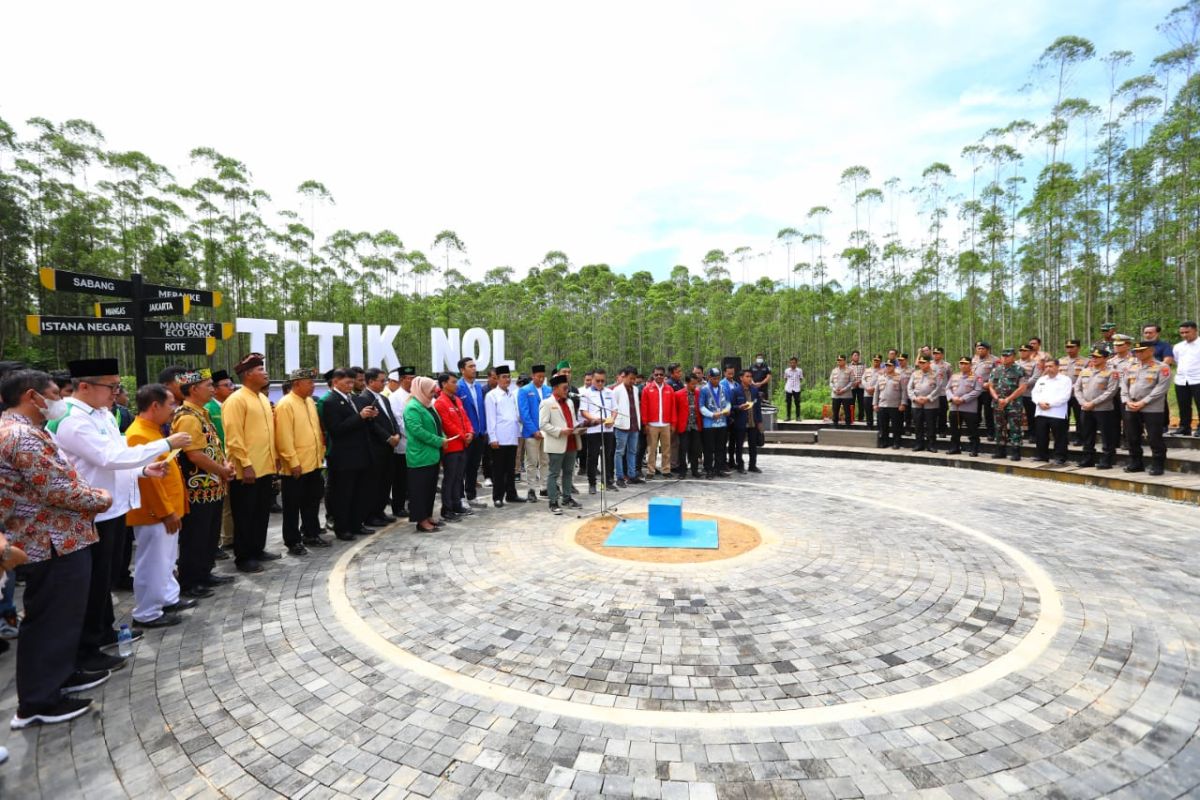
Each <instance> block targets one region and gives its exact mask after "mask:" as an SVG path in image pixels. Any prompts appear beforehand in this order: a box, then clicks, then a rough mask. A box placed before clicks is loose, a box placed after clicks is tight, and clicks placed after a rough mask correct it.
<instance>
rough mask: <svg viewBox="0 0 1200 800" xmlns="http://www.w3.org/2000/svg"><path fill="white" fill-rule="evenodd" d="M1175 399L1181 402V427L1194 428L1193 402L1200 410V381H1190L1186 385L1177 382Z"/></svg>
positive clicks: (1187, 429)
mask: <svg viewBox="0 0 1200 800" xmlns="http://www.w3.org/2000/svg"><path fill="white" fill-rule="evenodd" d="M1175 399H1176V400H1177V401H1178V402H1179V429H1180V430H1184V431H1189V430H1191V429H1192V404H1193V403H1194V404H1195V405H1196V410H1197V412H1200V383H1189V384H1187V385H1184V386H1180V385H1179V384H1178V383H1177V384H1175Z"/></svg>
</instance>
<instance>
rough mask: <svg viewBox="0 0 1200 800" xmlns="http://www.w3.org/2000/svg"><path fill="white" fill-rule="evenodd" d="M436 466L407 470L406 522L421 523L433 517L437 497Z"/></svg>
mask: <svg viewBox="0 0 1200 800" xmlns="http://www.w3.org/2000/svg"><path fill="white" fill-rule="evenodd" d="M438 467H439V465H438V464H430V465H429V466H427V467H409V468H408V521H409V522H423V521H425V520H427V519H430V518H431V517H433V504H434V500H435V499H436V497H437V480H438Z"/></svg>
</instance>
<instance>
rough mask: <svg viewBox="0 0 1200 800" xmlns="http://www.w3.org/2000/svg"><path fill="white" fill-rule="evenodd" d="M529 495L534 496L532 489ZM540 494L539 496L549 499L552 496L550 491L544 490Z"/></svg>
mask: <svg viewBox="0 0 1200 800" xmlns="http://www.w3.org/2000/svg"><path fill="white" fill-rule="evenodd" d="M529 493H530V494H533V490H532V489H531V490H530V492H529ZM538 494H539V495H541V496H542V497H549V496H550V492H549V491H547V490H546V489H542V490H541V491H540V492H538Z"/></svg>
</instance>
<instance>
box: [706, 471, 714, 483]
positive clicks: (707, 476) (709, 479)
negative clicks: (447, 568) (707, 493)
mask: <svg viewBox="0 0 1200 800" xmlns="http://www.w3.org/2000/svg"><path fill="white" fill-rule="evenodd" d="M712 479H713V474H712V473H711V472H706V473H704V480H706V481H711V480H712Z"/></svg>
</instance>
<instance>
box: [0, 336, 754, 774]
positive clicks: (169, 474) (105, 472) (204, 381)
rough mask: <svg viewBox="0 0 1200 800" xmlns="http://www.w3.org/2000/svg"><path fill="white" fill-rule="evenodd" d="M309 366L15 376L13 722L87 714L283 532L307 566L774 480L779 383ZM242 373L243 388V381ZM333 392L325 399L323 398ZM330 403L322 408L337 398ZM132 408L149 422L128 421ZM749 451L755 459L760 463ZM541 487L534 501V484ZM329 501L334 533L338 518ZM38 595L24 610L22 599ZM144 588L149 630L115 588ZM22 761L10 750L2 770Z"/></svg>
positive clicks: (5, 549)
mask: <svg viewBox="0 0 1200 800" xmlns="http://www.w3.org/2000/svg"><path fill="white" fill-rule="evenodd" d="M457 368H458V369H457V372H454V373H450V372H447V373H443V374H440V375H437V376H436V377H426V376H418V375H417V374H416V370H415V369H414V368H413V367H400V368H397V369H395V370H392V371H390V372H386V371H384V370H382V369H378V368H370V369H362V368H360V367H348V368H339V369H334V370H331V371H329V372H327V373H325V374H324V375H321V376H318V375H317V374H316V372H315V371H314V370H311V369H299V370H295V371H293V372H292V373H291V374H289V375H288V376H287V380H286V381H284V382H283V383H282V385H281V387H280V389H281V391H282V395H281V396H279V397H278V399H277V400H276V401H274V402H272V399H271V395H272V387H271V381H270V378H269V375H268V373H267V369H266V364H265V358H264V356H262V355H261V354H259V353H250V354H248V355H246V356H245V357H244V358H242V359H241V360H240V361H239V362H238V363H237V365H236V367H235V368H234V375H233V376H231V375H229V374H228V373H227V372H225V371H218V372H210V371H209V370H207V369H199V368H191V367H187V366H173V367H169V368H168V369H166V370H164V371H163V372H162V373H161V374H160V375H159V376H158V381H157V382H155V383H150V384H147V385H144V386H141V387H139V388H138V389H137V390H136V392H135V393H134V395H133V397H132V398H130V396H129V394H128V393H127V392H126V389H125V387H124V385H123V383H122V380H121V377H120V372H121V371H120V369H119V364H118V363H117V361H116V360H115V359H106V358H100V359H84V360H78V361H73V362H71V363H70V364H68V369H67V370H66V371H65V372H56V373H47V372H43V371H39V370H36V369H29V368H26V367H25V366H24V365H22V364H18V363H14V362H4V363H0V401H2V403H3V414H2V415H0V576H2V577H0V581H2V582H3V587H4V588H3V594H2V595H0V620H2V622H0V637H3V638H0V644H2V645H3V647H2V648H0V652H3V650H6V649H7V648H8V642H7V641H6V639H12V638H15V639H16V641H17V648H16V684H17V697H18V706H17V710H16V713H15V714H14V716H13V718H12V721H11V726H12V727H13V728H14V729H19V728H24V727H27V726H29V725H33V724H48V723H56V722H64V721H67V720H71V719H74V718H75V717H78V716H80V715H81V714H84V713H86V711H87V710H88V708H89V707H90V705H91V700H90V699H87V698H85V697H81V696H80V693H82V692H86V691H87V690H89V689H92V688H94V687H97V686H99V685H101V684H103V683H104V682H105V681H106V680H108V679H109V677H110V676H111V674H112V672H113V671H114V670H117V669H120V668H122V667H123V666H124V665H125V663H126V658H127V653H128V648H129V647H132V646H133V644H134V643H136V642H137V641H138V640H140V639H142V638H143V637H144V636H145V635H146V631H148V630H154V629H158V628H167V627H171V626H174V625H178V624H179V623H180V622H181V621H182V620H183V618H184V616H183V615H184V612H186V611H187V610H188V609H190V608H193V607H195V606H196V605H197V604H198V603H199V602H201V601H203V600H204V599H206V598H209V597H212V596H213V595H214V594H215V593H217V592H219V591H221V590H222V587H224V586H226V585H227V584H229V583H230V582H232V581H234V580H235V576H234V575H232V574H228V573H227V572H220V571H218V570H217V569H216V566H217V562H218V561H222V560H228V559H232V561H233V564H234V566H235V567H236V569H237V571H239V572H241V573H245V574H255V573H260V572H263V571H264V569H265V567H264V564H265V563H266V562H270V561H274V560H276V559H279V558H281V557H282V556H281V554H279V553H276V552H272V551H271V550H270V549H269V545H268V542H267V531H268V527H269V523H270V516H271V513H272V511H273V510H277V511H279V512H280V513H281V514H282V540H283V545H284V546H285V547H286V549H287V550H288V552H289V553H290V554H291V555H292V556H295V557H303V556H305V555H307V554H308V553H309V548H326V547H330V546H331V545H332V541H331V540H330V538H328V537H327V536H326V535H325V534H326V532H327V531H330V532H332V534H333V536H334V537H335V538H336V539H338V540H343V541H353V540H355V539H356V538H357V537H359V536H364V535H368V534H371V533H374V532H375V531H377V530H379V529H380V528H381V527H383V526H387V525H391V524H392V523H394V522H396V521H397V520H398V519H399V518H401V517H407V518H408V520H409V521H410V522H412V523H413V524H414V525H415V527H416V530H418V531H421V532H430V533H432V532H436V531H440V530H444V529H445V526H447V525H450V524H456V523H459V522H461V521H463V520H464V519H466V518H468V517H471V516H474V515H476V514H477V513H479V510H481V509H483V508H486V507H487V503H486V502H484V501H483V499H482V498H480V497H479V494H480V491H481V490H483V489H488V488H490V489H491V505H492V507H494V508H496V509H503V508H505V507H506V506H507V505H508V504H511V503H536V502H539V501H540V500H541V499H543V498H545V500H546V501H547V507H548V509H549V511H550V512H551V513H554V514H562V513H563V510H564V509H565V508H569V509H579V508H582V506H583V504H582V503H581V502H580V499H581V497H580V493H579V492H577V491H576V488H575V481H576V478H581V479H586V480H587V483H588V493H589V494H596V493H598V492H620V491H622V490H629V489H631V487H636V486H638V485H640V484H644V483H646V482H648V481H655V480H666V479H682V478H693V479H694V478H702V479H709V480H711V479H715V478H724V477H728V476H729V475H730V474H731V473H732V472H734V471H736V472H737V473H739V474H745V473H746V472H753V473H757V472H760V470H759V468H758V463H757V461H758V448H759V446H760V444H761V436H762V406H763V402H764V400H765V398H766V396H767V392H769V383H770V370H769V368H766V366H765V362H764V361H763V359H762V358H761V356H760V357H759V358H758V359H757V363H756V368H752V369H745V370H739V369H737V368H736V367H735V366H732V365H731V366H727V367H726V368H725V369H723V370H722V369H717V368H711V369H707V370H706V369H705V368H703V367H700V366H697V367H694V368H692V369H691V370H690V371H688V372H686V373H685V372H684V370H683V368H682V367H681V366H680V365H679V364H670V365H667V366H660V367H655V368H654V369H653V370H652V372H651V375H650V376H649V377H648V378H647V377H646V376H643V375H641V374H639V371H638V370H637V369H635V368H634V367H632V366H628V367H624V368H623V369H621V370H619V371H618V372H617V374H616V375H614V376H612V378H611V379H610V377H609V375H608V373H607V371H606V370H605V369H601V368H596V369H592V370H590V371H588V372H587V373H586V374H585V375H584V376H583V380H582V381H581V382H580V385H578V386H577V385H574V384H573V383H572V369H571V365H570V364H569V363H568V362H566V361H561V362H559V363H558V364H557V365H556V366H555V367H554V369H553V370H547V368H546V366H545V365H543V364H534V365H532V366H531V367H530V369H529V371H528V374H527V375H522V376H519V377H518V378H517V379H516V380H515V381H514V375H513V374H512V373H511V370H510V369H509V367H507V366H505V365H500V366H497V367H494V368H492V369H490V370H488V371H487V373H486V375H481V374H480V373H479V371H478V370H477V369H476V365H475V362H474V361H473V360H472V359H470V358H464V359H462V360H461V361H459V362H458V364H457ZM235 378H236V381H237V383H235ZM322 383H323V384H324V389H325V390H324V391H323V392H319V389H318V387H319V385H320V384H322ZM318 395H319V396H318ZM131 400H132V406H133V407H132V408H131V407H130V405H131ZM747 451H748V452H747ZM518 484H524V490H522V489H519V488H518ZM322 501H323V502H324V509H325V520H324V522H322V520H321V509H322ZM18 581H20V582H21V583H23V585H24V593H23V597H22V599H23V605H24V615H23V617H19V616H18V614H17V611H16V605H15V602H14V597H15V595H14V590H15V585H16V583H17V582H18ZM114 591H131V592H132V595H133V596H132V611H131V613H130V617H129V621H128V622H125V621H124V620H123V619H118V618H117V616H116V613H115V610H114V603H113V592H114ZM5 757H7V754H5V753H0V760H3V758H5Z"/></svg>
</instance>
